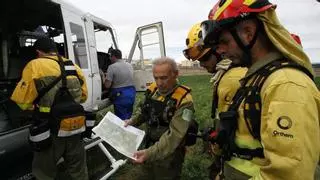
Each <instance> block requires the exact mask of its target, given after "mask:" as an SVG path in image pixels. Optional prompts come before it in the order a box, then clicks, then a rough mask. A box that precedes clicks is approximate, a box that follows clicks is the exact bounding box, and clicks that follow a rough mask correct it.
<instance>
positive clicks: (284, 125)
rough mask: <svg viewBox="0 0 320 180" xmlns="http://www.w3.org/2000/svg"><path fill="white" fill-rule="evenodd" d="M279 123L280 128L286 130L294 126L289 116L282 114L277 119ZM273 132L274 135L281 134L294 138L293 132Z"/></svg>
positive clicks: (281, 135)
mask: <svg viewBox="0 0 320 180" xmlns="http://www.w3.org/2000/svg"><path fill="white" fill-rule="evenodd" d="M277 125H278V127H279V128H280V129H282V130H285V131H286V130H288V129H290V128H291V127H292V120H291V119H290V118H289V117H288V116H280V117H279V118H278V120H277ZM272 133H273V136H275V137H276V136H280V137H286V138H290V139H293V138H294V136H293V134H290V133H287V132H283V131H278V130H274V131H273V132H272Z"/></svg>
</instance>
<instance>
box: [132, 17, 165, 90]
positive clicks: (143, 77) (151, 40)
mask: <svg viewBox="0 0 320 180" xmlns="http://www.w3.org/2000/svg"><path fill="white" fill-rule="evenodd" d="M164 56H166V51H165V43H164V35H163V26H162V22H157V23H153V24H148V25H145V26H141V27H138V28H137V30H136V34H135V38H134V41H133V45H132V47H131V50H130V53H129V57H128V61H129V62H130V63H131V64H132V65H133V67H134V79H133V80H134V84H135V87H136V90H137V91H145V90H146V89H147V86H148V85H150V83H152V82H153V81H154V79H153V75H152V60H153V59H155V58H159V57H164Z"/></svg>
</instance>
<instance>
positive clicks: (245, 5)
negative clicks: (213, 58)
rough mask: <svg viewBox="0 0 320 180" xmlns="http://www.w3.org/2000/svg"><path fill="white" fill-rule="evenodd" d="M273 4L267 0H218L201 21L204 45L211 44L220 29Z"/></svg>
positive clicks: (264, 9)
mask: <svg viewBox="0 0 320 180" xmlns="http://www.w3.org/2000/svg"><path fill="white" fill-rule="evenodd" d="M272 7H275V5H273V4H271V3H270V2H269V1H268V0H220V1H219V2H218V3H217V4H215V5H214V7H213V8H212V9H211V10H210V12H209V15H208V19H209V20H207V21H204V22H202V25H201V26H202V35H203V39H204V44H205V45H212V43H215V41H216V40H217V37H218V36H219V33H220V32H221V30H222V29H224V28H228V27H232V26H233V25H234V24H235V23H236V22H238V21H240V20H242V19H246V18H249V17H253V16H254V14H255V13H259V12H263V11H266V10H268V9H270V8H272Z"/></svg>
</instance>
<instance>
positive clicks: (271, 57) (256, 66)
mask: <svg viewBox="0 0 320 180" xmlns="http://www.w3.org/2000/svg"><path fill="white" fill-rule="evenodd" d="M282 57H283V55H282V54H281V53H280V52H270V53H268V54H267V55H265V56H264V57H262V58H260V59H258V61H257V62H256V63H254V64H253V65H252V66H251V67H250V68H249V70H248V72H247V73H246V75H245V77H244V78H247V77H249V76H251V75H253V74H255V73H256V72H257V71H258V70H259V69H261V68H262V67H264V66H265V65H267V64H268V63H270V62H272V61H274V60H277V59H280V58H282Z"/></svg>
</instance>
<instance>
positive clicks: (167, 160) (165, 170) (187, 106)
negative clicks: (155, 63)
mask: <svg viewBox="0 0 320 180" xmlns="http://www.w3.org/2000/svg"><path fill="white" fill-rule="evenodd" d="M151 86H155V83H154V84H153V85H151ZM149 88H150V87H149ZM180 90H181V87H180V86H179V85H177V86H176V87H175V88H174V89H173V90H172V91H171V92H169V93H167V94H166V95H162V94H160V93H159V92H158V91H157V90H156V91H155V93H154V94H153V95H152V99H154V100H157V101H160V102H163V101H164V100H165V99H166V98H167V97H168V96H171V97H181V98H180V100H178V102H177V105H176V110H175V111H174V114H173V116H172V119H171V120H170V121H169V122H168V126H167V127H165V126H157V127H149V128H150V129H149V130H148V131H147V133H148V134H147V135H146V136H149V137H150V139H152V141H153V142H154V144H153V145H152V146H150V147H148V148H147V150H146V152H147V163H146V164H145V165H143V169H144V170H146V171H147V173H148V176H144V177H139V178H138V179H179V178H180V174H181V169H182V164H183V160H184V156H185V145H184V140H185V135H186V132H187V129H188V127H189V123H190V121H191V120H192V119H193V114H194V107H193V101H192V97H191V94H190V93H189V92H188V93H186V94H185V95H183V97H182V96H180V94H179V93H180V92H181V91H180ZM178 99H179V98H178ZM133 123H134V124H141V123H143V118H142V113H141V111H140V112H139V113H138V114H137V115H136V116H135V117H134V118H133Z"/></svg>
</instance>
